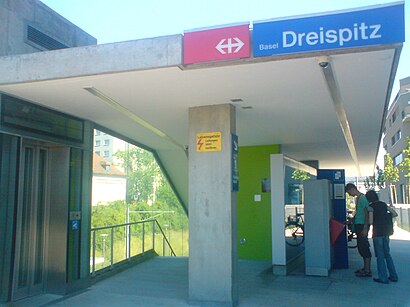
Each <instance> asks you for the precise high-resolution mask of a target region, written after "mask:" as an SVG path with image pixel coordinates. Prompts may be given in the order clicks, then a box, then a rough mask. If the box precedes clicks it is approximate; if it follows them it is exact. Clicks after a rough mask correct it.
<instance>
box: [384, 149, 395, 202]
mask: <svg viewBox="0 0 410 307" xmlns="http://www.w3.org/2000/svg"><path fill="white" fill-rule="evenodd" d="M384 178H385V179H386V181H387V182H388V186H389V198H390V204H392V205H393V204H394V203H395V202H396V187H395V186H394V183H395V182H398V181H399V169H398V168H397V167H396V166H394V165H393V159H392V158H391V156H390V154H389V153H386V154H385V155H384Z"/></svg>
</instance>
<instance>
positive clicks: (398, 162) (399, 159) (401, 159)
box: [393, 153, 403, 166]
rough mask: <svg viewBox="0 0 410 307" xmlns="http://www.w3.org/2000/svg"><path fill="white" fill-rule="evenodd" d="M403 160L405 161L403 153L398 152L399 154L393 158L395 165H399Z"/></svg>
mask: <svg viewBox="0 0 410 307" xmlns="http://www.w3.org/2000/svg"><path fill="white" fill-rule="evenodd" d="M402 161H403V154H402V153H400V154H398V155H397V156H395V157H394V158H393V163H394V166H397V165H399V164H400V163H401V162H402Z"/></svg>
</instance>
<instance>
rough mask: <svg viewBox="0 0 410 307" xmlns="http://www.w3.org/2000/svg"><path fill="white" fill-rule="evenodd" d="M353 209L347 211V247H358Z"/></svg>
mask: <svg viewBox="0 0 410 307" xmlns="http://www.w3.org/2000/svg"><path fill="white" fill-rule="evenodd" d="M353 217H354V216H353V211H350V210H349V211H348V212H347V221H346V232H347V247H348V248H356V247H357V236H356V233H355V231H354V223H353Z"/></svg>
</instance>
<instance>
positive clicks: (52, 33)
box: [0, 0, 97, 56]
mask: <svg viewBox="0 0 410 307" xmlns="http://www.w3.org/2000/svg"><path fill="white" fill-rule="evenodd" d="M27 25H30V26H32V27H34V28H35V29H37V30H39V31H41V32H42V33H44V34H46V35H48V36H49V37H51V38H53V39H55V40H57V41H59V42H60V43H62V44H64V45H66V46H68V47H78V46H86V45H93V44H96V43H97V40H96V39H95V38H94V37H92V36H91V35H89V34H88V33H86V32H85V31H83V30H81V29H80V28H79V27H77V26H75V25H74V24H72V23H71V22H69V21H68V20H67V19H65V18H64V17H62V16H60V15H59V14H57V13H56V12H54V11H53V10H51V9H50V8H49V7H48V6H46V5H44V4H43V3H42V2H40V1H39V0H0V29H1V31H0V56H3V55H14V54H24V53H32V52H37V51H41V50H44V49H41V48H38V47H37V48H36V47H34V46H33V45H31V44H29V43H28V42H27V41H26V31H27V30H26V29H27Z"/></svg>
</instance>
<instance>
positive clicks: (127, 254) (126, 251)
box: [125, 201, 130, 259]
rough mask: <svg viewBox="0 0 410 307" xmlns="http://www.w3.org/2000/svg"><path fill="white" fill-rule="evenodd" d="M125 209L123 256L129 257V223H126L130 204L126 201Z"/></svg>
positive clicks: (128, 219)
mask: <svg viewBox="0 0 410 307" xmlns="http://www.w3.org/2000/svg"><path fill="white" fill-rule="evenodd" d="M126 206H127V207H126V210H125V224H127V226H125V242H126V243H125V258H126V259H129V258H130V225H128V223H129V222H130V204H129V202H128V201H127V203H126Z"/></svg>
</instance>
